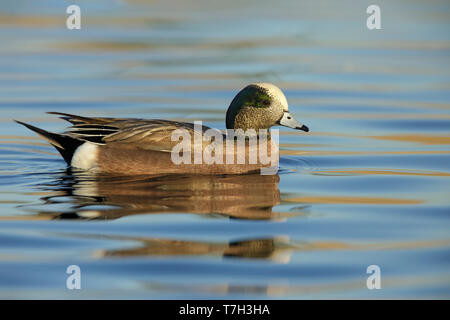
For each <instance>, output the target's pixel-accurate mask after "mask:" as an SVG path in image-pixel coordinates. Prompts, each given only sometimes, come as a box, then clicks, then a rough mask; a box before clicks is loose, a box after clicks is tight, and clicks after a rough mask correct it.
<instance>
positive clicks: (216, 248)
mask: <svg viewBox="0 0 450 320" xmlns="http://www.w3.org/2000/svg"><path fill="white" fill-rule="evenodd" d="M114 239H115V240H122V241H123V240H128V241H130V240H132V241H138V242H139V245H138V246H135V247H131V248H125V249H112V250H101V251H99V252H97V254H96V256H97V257H99V258H105V257H118V258H127V257H142V256H222V257H224V258H248V259H266V260H272V261H275V262H280V263H288V262H289V260H290V256H291V253H292V252H293V251H294V250H296V249H297V250H298V249H299V246H298V245H294V244H291V243H290V241H289V238H288V237H284V236H278V237H273V238H261V239H244V240H235V241H230V242H225V243H223V242H222V243H220V242H206V241H203V242H202V241H184V240H172V239H157V238H155V239H152V238H149V239H145V238H125V237H114Z"/></svg>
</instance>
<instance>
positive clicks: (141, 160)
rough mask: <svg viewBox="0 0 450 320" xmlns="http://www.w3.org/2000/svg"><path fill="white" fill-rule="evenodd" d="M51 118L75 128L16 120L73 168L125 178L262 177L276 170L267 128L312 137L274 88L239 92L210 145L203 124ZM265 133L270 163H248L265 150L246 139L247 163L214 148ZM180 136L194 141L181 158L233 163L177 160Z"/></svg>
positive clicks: (234, 151)
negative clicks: (207, 156) (204, 157)
mask: <svg viewBox="0 0 450 320" xmlns="http://www.w3.org/2000/svg"><path fill="white" fill-rule="evenodd" d="M48 114H53V115H58V116H59V117H60V118H61V119H63V120H66V121H68V122H69V123H70V124H71V126H70V127H69V128H68V129H67V130H66V131H65V132H63V133H53V132H49V131H46V130H44V129H41V128H38V127H35V126H33V125H30V124H28V123H25V122H22V121H18V120H14V121H16V122H17V123H19V124H21V125H23V126H25V127H27V128H28V129H30V130H32V131H34V132H35V133H37V134H38V135H40V136H41V137H43V138H44V139H46V140H47V141H48V142H49V143H50V144H51V145H52V146H53V147H55V148H56V150H57V151H58V152H59V153H60V154H61V156H62V157H63V159H64V160H65V162H66V163H67V165H68V167H69V168H70V169H75V170H82V171H90V172H97V173H114V174H124V175H142V174H144V175H165V174H206V175H211V174H215V175H222V174H246V173H253V172H256V171H258V170H261V172H262V170H263V169H264V168H269V167H270V168H274V167H275V168H278V161H279V149H278V145H277V143H275V142H276V141H274V139H271V134H270V131H269V128H271V127H273V126H278V125H279V126H285V127H289V128H292V129H295V130H302V131H305V132H309V128H308V127H307V126H306V125H304V124H302V123H300V122H299V121H297V120H296V119H295V118H294V117H293V116H292V114H291V113H290V112H289V109H288V103H287V99H286V96H285V95H284V93H283V92H282V90H281V89H280V88H278V87H277V86H276V85H274V84H272V83H252V84H249V85H247V86H245V87H244V88H243V89H241V90H240V91H239V92H238V93H237V94H236V96H235V97H234V99H233V100H232V101H231V104H230V105H229V107H228V110H227V112H226V119H225V124H226V128H227V130H226V131H227V133H226V134H225V133H222V132H221V133H218V132H220V131H219V130H216V131H213V133H214V134H215V135H214V134H213V136H214V139H209V140H208V139H204V138H202V137H201V134H206V133H208V132H211V130H215V129H211V128H209V127H207V126H204V125H202V124H201V123H200V125H199V124H198V123H189V122H181V121H173V120H161V119H135V118H109V117H104V118H101V117H100V118H99V117H84V116H78V115H74V114H69V113H63V112H48ZM252 130H254V131H252ZM261 130H267V131H268V132H269V133H268V139H266V140H264V143H265V144H266V145H264V146H263V147H264V148H266V149H267V150H266V151H267V155H268V157H270V159H271V161H267V159H266V161H262V159H257V161H256V162H255V161H249V158H250V157H252V155H254V154H256V153H257V152H258V150H259V151H260V152H261V148H262V147H261V145H256V146H255V145H252V144H250V143H249V141H250V139H248V137H247V138H246V139H245V140H244V141H245V149H244V151H245V157H244V158H245V159H244V160H245V161H241V162H239V161H236V159H237V158H238V157H239V154H238V152H242V149H239V148H237V147H236V148H229V149H227V148H226V146H225V145H223V146H222V145H221V146H219V147H218V146H217V145H216V143H217V142H219V141H218V138H220V140H221V141H226V143H230V145H231V147H234V146H233V145H232V144H235V145H237V144H238V143H239V142H238V141H237V139H236V137H237V136H238V135H236V136H234V137H233V138H232V139H230V138H229V137H230V132H235V131H236V132H241V133H242V132H244V133H245V132H250V131H252V132H257V131H259V132H261ZM179 132H185V133H188V136H189V135H190V136H191V137H193V140H187V141H184V142H183V143H184V146H186V145H187V148H185V149H184V150H183V153H185V154H183V155H187V158H184V159H188V160H191V159H194V158H195V155H196V151H197V153H201V154H203V153H204V152H206V150H209V151H210V152H211V150H213V151H212V153H211V154H214V155H219V154H222V155H223V157H227V156H229V159H232V160H234V161H226V163H223V161H215V162H211V161H209V162H198V161H195V160H194V161H193V163H192V161H191V162H189V161H184V162H181V163H180V162H179V161H178V162H177V161H174V152H173V150H174V149H175V148H179V147H180V143H181V142H180V139H179V138H180V135H178V139H174V134H175V133H179ZM198 135H200V145H198V144H196V145H195V143H194V141H195V139H196V137H197V136H198ZM222 138H223V140H222ZM258 141H259V140H258ZM197 142H198V141H197ZM198 146H199V149H198V148H197V147H198ZM212 146H214V148H212ZM196 148H197V149H196ZM230 150H231V151H230ZM230 153H231V154H230ZM241 159H242V158H241ZM227 160H228V158H227Z"/></svg>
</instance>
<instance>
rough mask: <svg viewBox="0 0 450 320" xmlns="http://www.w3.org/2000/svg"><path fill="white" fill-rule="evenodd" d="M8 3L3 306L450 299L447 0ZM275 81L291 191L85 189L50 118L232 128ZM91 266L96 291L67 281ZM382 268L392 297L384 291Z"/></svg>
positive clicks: (226, 183) (123, 180)
mask: <svg viewBox="0 0 450 320" xmlns="http://www.w3.org/2000/svg"><path fill="white" fill-rule="evenodd" d="M73 2H74V3H75V4H78V5H79V6H80V7H81V12H82V13H81V14H82V29H81V30H68V29H66V27H65V20H66V18H67V16H68V14H66V13H65V11H66V8H67V6H68V5H69V4H71V3H69V2H65V1H58V0H45V1H31V0H30V1H25V0H21V1H6V0H5V1H1V2H0V4H1V6H0V39H1V43H2V46H0V121H1V125H0V298H3V299H5V298H6V299H16V298H30V299H34V298H58V299H61V298H63V299H73V298H87V299H90V298H133V299H134V298H137V299H141V298H145V299H178V298H182V299H190V298H191V299H197V298H202V299H203V298H204V299H217V298H226V299H241V298H245V299H322V298H339V299H347V298H368V299H379V298H450V233H449V231H450V193H449V192H450V59H449V58H450V27H449V21H450V3H449V2H448V1H444V0H443V1H426V2H424V1H400V0H396V1H392V0H391V1H381V0H380V1H377V4H378V5H379V6H380V7H381V24H382V29H381V30H372V31H370V30H368V29H367V27H366V18H367V16H368V15H367V14H366V8H367V6H368V5H370V4H372V1H339V2H337V1H331V0H328V1H308V3H306V1H305V3H300V1H298V0H288V1H276V2H269V1H260V0H258V1H257V0H245V1H242V0H239V1H237V0H236V1H234V0H233V1H206V0H201V1H194V0H188V1H177V2H175V1H167V0H165V1H151V2H150V1H149V2H146V1H138V0H129V1H123V0H117V1H107V0H97V1H82V0H77V1H73ZM263 81H264V82H273V83H275V84H277V85H278V86H279V87H281V88H282V89H283V90H284V92H285V94H286V96H287V99H288V102H289V106H290V110H291V113H292V114H293V115H294V116H295V117H296V118H297V119H299V120H300V121H301V122H303V123H305V124H306V125H308V126H309V127H310V132H309V133H304V132H300V131H294V130H289V129H287V128H281V129H280V147H281V159H280V171H279V173H278V175H275V176H260V175H258V174H257V175H247V176H220V177H208V176H204V177H202V176H195V177H192V176H191V177H190V176H182V177H160V178H149V177H108V176H103V177H99V178H93V177H92V176H89V175H86V174H70V173H68V172H67V171H66V165H65V163H64V161H63V160H62V159H61V158H60V157H59V155H57V153H56V151H55V150H54V149H53V148H52V147H51V146H50V145H49V144H47V143H46V142H45V141H43V140H42V139H40V138H39V137H37V136H36V135H35V134H33V133H32V132H30V131H28V130H27V129H25V128H24V127H22V126H19V125H18V124H16V123H14V122H13V121H12V119H18V120H21V121H25V122H29V123H32V124H34V125H36V126H38V127H42V128H45V129H47V130H50V131H56V132H58V131H62V130H63V129H64V128H65V127H66V123H64V121H61V120H59V119H57V118H56V117H55V116H52V115H47V114H45V112H46V111H60V112H68V113H75V114H81V115H87V116H112V117H140V118H167V119H177V120H186V121H195V120H203V122H204V124H206V125H208V126H211V127H216V128H219V129H224V128H225V123H224V117H225V111H226V109H227V108H228V105H229V103H230V101H231V99H232V98H233V97H234V95H235V94H236V93H237V92H238V91H239V90H240V89H241V88H242V87H244V86H245V85H247V84H248V83H251V82H263ZM72 264H74V265H78V266H79V267H80V268H81V276H82V277H81V286H82V289H81V290H68V289H67V288H66V279H67V277H68V274H67V273H66V269H67V267H68V266H69V265H72ZM370 265H378V266H379V267H380V270H381V289H380V290H368V289H367V286H366V280H367V277H368V276H369V274H367V272H366V270H367V267H368V266H370Z"/></svg>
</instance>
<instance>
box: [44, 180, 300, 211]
mask: <svg viewBox="0 0 450 320" xmlns="http://www.w3.org/2000/svg"><path fill="white" fill-rule="evenodd" d="M58 180H59V181H55V182H54V183H52V184H47V185H46V186H41V188H44V189H45V190H46V191H51V195H50V196H46V197H43V198H42V199H43V200H44V201H45V203H46V205H48V204H61V202H63V203H64V202H70V203H71V209H70V210H66V211H65V212H63V213H61V212H59V213H55V212H45V211H42V210H41V211H40V214H39V215H40V218H44V217H48V218H53V219H117V218H120V217H124V216H128V215H135V214H149V213H195V214H217V215H223V216H228V217H232V218H238V219H281V218H284V217H287V216H292V215H298V214H299V212H298V211H297V210H296V211H297V213H293V212H288V213H282V212H274V211H273V210H272V208H273V207H274V206H275V205H277V204H279V203H280V191H279V189H278V183H279V180H280V178H279V176H278V175H260V174H247V175H223V176H192V175H190V176H188V175H187V176H175V175H172V176H152V177H149V176H139V177H135V176H134V177H125V176H111V175H92V174H87V173H80V172H72V173H71V174H68V175H64V176H62V177H60V179H58ZM67 197H70V198H69V199H70V200H69V201H68V200H67ZM300 214H301V212H300Z"/></svg>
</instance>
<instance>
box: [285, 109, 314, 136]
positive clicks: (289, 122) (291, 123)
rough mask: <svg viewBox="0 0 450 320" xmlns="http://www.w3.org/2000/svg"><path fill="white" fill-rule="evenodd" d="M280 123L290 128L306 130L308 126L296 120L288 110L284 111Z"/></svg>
mask: <svg viewBox="0 0 450 320" xmlns="http://www.w3.org/2000/svg"><path fill="white" fill-rule="evenodd" d="M280 125H281V126H284V127H288V128H292V129H297V130H303V131H306V132H308V131H309V128H308V127H307V126H305V125H304V124H302V123H300V122H298V121H297V120H295V119H294V117H293V116H292V115H291V114H290V113H289V112H284V114H283V117H282V118H281V120H280Z"/></svg>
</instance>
